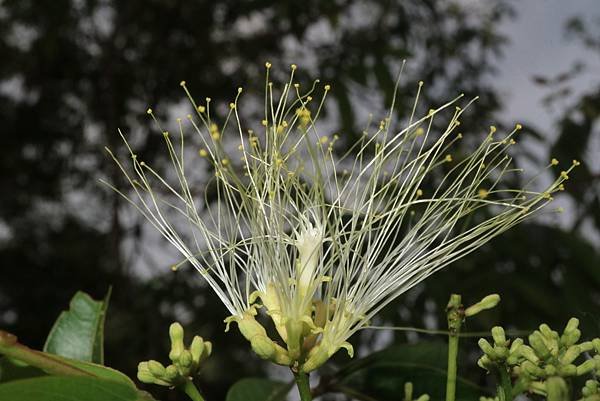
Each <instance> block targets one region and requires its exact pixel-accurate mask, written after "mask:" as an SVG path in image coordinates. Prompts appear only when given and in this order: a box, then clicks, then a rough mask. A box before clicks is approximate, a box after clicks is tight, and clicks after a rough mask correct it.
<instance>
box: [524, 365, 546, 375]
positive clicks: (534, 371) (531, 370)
mask: <svg viewBox="0 0 600 401" xmlns="http://www.w3.org/2000/svg"><path fill="white" fill-rule="evenodd" d="M521 367H522V368H523V371H525V373H527V374H529V375H531V376H533V377H539V378H543V377H546V372H545V371H544V369H542V368H540V367H539V366H536V365H534V364H533V363H532V362H530V361H525V362H523V363H522V364H521Z"/></svg>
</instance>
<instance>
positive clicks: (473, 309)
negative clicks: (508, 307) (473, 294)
mask: <svg viewBox="0 0 600 401" xmlns="http://www.w3.org/2000/svg"><path fill="white" fill-rule="evenodd" d="M499 302H500V295H498V294H491V295H488V296H486V297H484V298H483V299H482V300H481V301H479V302H477V303H476V304H475V305H471V306H469V307H468V308H467V309H465V316H467V317H469V316H474V315H476V314H478V313H479V312H481V311H484V310H486V309H492V308H493V307H495V306H496V305H498V303H499Z"/></svg>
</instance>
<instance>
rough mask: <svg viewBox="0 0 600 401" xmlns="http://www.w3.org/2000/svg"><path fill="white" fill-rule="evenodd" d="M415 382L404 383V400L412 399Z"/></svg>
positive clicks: (410, 400) (409, 400)
mask: <svg viewBox="0 0 600 401" xmlns="http://www.w3.org/2000/svg"><path fill="white" fill-rule="evenodd" d="M412 397H413V384H412V383H411V382H406V383H404V401H412Z"/></svg>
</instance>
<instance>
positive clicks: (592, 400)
mask: <svg viewBox="0 0 600 401" xmlns="http://www.w3.org/2000/svg"><path fill="white" fill-rule="evenodd" d="M581 395H582V397H581V399H580V400H578V401H600V383H598V380H588V381H586V382H585V386H583V388H582V389H581Z"/></svg>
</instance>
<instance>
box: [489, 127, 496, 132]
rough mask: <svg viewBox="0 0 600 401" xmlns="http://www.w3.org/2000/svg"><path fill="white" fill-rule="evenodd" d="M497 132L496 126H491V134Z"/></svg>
mask: <svg viewBox="0 0 600 401" xmlns="http://www.w3.org/2000/svg"><path fill="white" fill-rule="evenodd" d="M494 132H496V127H495V126H494V125H490V134H493V133H494Z"/></svg>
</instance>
